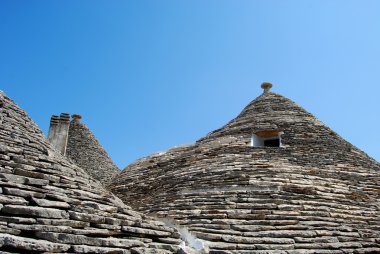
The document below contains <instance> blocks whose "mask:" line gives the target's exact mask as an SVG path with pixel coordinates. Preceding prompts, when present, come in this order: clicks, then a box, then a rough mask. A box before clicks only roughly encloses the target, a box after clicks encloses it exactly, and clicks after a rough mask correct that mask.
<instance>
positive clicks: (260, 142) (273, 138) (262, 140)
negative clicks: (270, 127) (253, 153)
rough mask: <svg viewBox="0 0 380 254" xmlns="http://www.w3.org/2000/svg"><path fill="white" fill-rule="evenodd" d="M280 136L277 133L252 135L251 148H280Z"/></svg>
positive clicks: (268, 132) (267, 132) (264, 132)
mask: <svg viewBox="0 0 380 254" xmlns="http://www.w3.org/2000/svg"><path fill="white" fill-rule="evenodd" d="M281 134H282V132H279V131H259V132H256V133H255V134H253V135H252V140H251V146H252V147H281Z"/></svg>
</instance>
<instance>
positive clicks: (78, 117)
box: [71, 114, 82, 121]
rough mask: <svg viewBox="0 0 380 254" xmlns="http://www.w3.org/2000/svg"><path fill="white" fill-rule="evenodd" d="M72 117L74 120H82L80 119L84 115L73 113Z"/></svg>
mask: <svg viewBox="0 0 380 254" xmlns="http://www.w3.org/2000/svg"><path fill="white" fill-rule="evenodd" d="M71 117H72V118H73V121H80V119H81V118H82V116H81V115H78V114H73V115H71Z"/></svg>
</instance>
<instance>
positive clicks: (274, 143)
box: [264, 138, 280, 147]
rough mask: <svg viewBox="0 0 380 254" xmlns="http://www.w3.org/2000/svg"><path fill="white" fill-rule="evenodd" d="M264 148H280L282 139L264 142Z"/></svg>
mask: <svg viewBox="0 0 380 254" xmlns="http://www.w3.org/2000/svg"><path fill="white" fill-rule="evenodd" d="M264 146H268V147H280V139H279V138H276V139H267V140H264Z"/></svg>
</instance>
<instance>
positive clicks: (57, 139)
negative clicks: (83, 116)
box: [48, 113, 70, 156]
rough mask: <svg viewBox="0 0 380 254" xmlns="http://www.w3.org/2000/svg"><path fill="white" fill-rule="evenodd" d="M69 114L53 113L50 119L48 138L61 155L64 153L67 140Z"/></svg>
mask: <svg viewBox="0 0 380 254" xmlns="http://www.w3.org/2000/svg"><path fill="white" fill-rule="evenodd" d="M69 127H70V115H69V114H67V113H61V115H60V116H55V115H53V116H52V117H51V119H50V128H49V134H48V140H49V142H50V144H52V145H53V146H54V147H55V149H56V150H57V151H59V152H60V153H61V154H62V155H63V156H65V155H66V148H67V140H68V137H69Z"/></svg>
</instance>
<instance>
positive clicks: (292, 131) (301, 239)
mask: <svg viewBox="0 0 380 254" xmlns="http://www.w3.org/2000/svg"><path fill="white" fill-rule="evenodd" d="M273 130H276V131H281V132H282V133H283V134H282V136H281V139H282V141H281V142H282V147H251V145H250V144H251V137H252V134H253V133H257V132H259V131H273ZM379 184H380V165H379V163H378V162H376V161H375V160H373V159H371V158H370V157H368V156H367V155H366V154H365V153H363V152H362V151H360V150H359V149H357V148H355V147H354V146H352V145H351V144H349V143H348V142H347V141H345V140H344V139H342V138H341V137H340V136H339V135H337V134H336V133H335V132H333V131H332V130H331V129H329V128H328V127H326V126H325V125H324V124H322V123H321V122H320V121H319V120H317V119H316V118H315V117H314V116H312V115H311V114H310V113H308V112H306V111H305V110H304V109H302V108H301V107H299V106H297V105H296V104H295V103H294V102H292V101H291V100H289V99H287V98H285V97H283V96H281V95H278V94H276V93H272V92H265V93H264V94H262V95H261V96H259V97H258V98H256V99H255V100H254V101H252V102H251V103H250V104H249V105H248V106H247V107H246V108H245V109H244V110H243V111H242V113H241V114H240V115H239V116H238V117H237V118H235V119H234V120H232V121H231V122H229V123H228V124H227V125H225V126H224V127H223V128H221V129H219V130H216V131H214V132H212V133H210V134H209V135H207V136H206V137H204V138H202V139H200V140H199V141H197V142H196V143H195V144H192V145H189V146H183V147H178V148H174V149H171V150H169V151H167V152H166V153H160V154H155V155H152V156H150V157H146V158H143V159H140V160H139V161H137V162H135V163H133V164H131V165H129V166H128V167H127V168H126V169H125V170H124V171H123V172H122V173H121V174H120V175H119V176H118V177H117V178H115V180H114V182H113V188H112V190H113V192H114V193H115V194H116V195H118V196H119V197H120V198H121V199H122V200H124V201H126V202H129V204H131V205H132V207H134V208H136V209H138V210H140V211H143V212H145V213H151V214H155V215H156V216H160V217H170V218H172V219H174V220H175V221H176V222H177V223H179V224H181V225H184V226H186V227H187V228H188V229H189V230H190V231H191V232H193V233H194V234H195V235H196V236H198V237H199V238H201V239H204V240H206V241H208V245H209V247H210V250H211V251H210V253H287V254H291V253H353V252H354V253H380V187H379Z"/></svg>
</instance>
